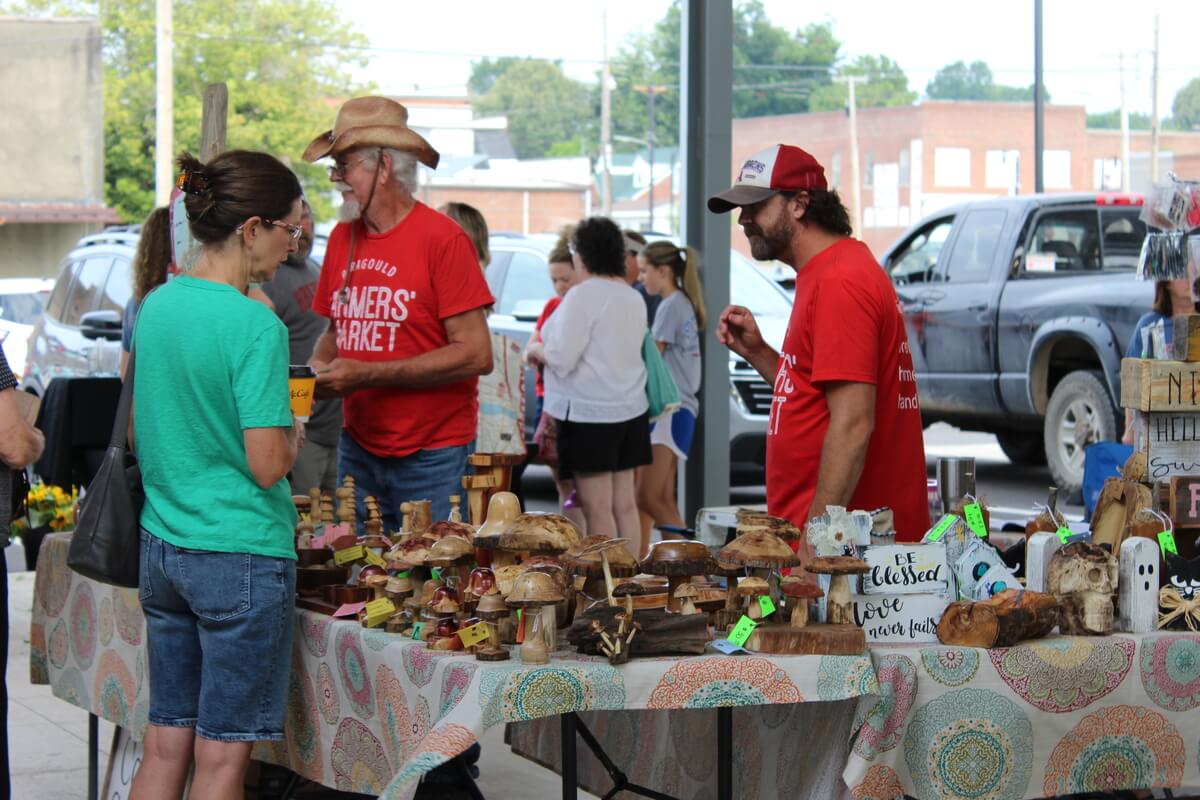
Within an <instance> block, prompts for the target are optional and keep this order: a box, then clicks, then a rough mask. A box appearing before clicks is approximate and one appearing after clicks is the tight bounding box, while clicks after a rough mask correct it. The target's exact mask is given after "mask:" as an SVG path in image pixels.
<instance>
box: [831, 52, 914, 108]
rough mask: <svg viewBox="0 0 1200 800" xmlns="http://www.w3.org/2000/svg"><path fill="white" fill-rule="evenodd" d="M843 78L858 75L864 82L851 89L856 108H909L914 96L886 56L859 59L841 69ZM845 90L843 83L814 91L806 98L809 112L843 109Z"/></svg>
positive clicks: (894, 65) (900, 72) (902, 76)
mask: <svg viewBox="0 0 1200 800" xmlns="http://www.w3.org/2000/svg"><path fill="white" fill-rule="evenodd" d="M841 74H843V75H862V76H863V77H864V78H865V79H866V80H864V81H863V82H862V83H859V84H858V85H857V86H855V87H854V102H855V104H856V105H857V106H858V107H859V108H880V107H890V106H910V105H912V104H913V103H915V102H916V101H917V93H916V92H914V91H912V90H911V89H909V88H908V76H907V75H905V74H904V70H902V69H900V65H899V64H897V63H896V62H895V61H892V60H891V59H890V58H888V57H887V56H859V57H858V58H856V59H854V60H853V61H851V62H850V63H849V64H847V65H846V66H845V67H843V68H842V70H841ZM847 100H848V89H847V87H846V84H845V83H841V82H839V83H831V84H829V85H827V86H821V87H819V88H817V89H816V90H815V91H814V92H813V93H812V96H811V97H810V98H809V107H810V109H811V110H813V111H834V110H837V109H840V108H845V107H846V103H847Z"/></svg>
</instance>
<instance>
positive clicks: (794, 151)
mask: <svg viewBox="0 0 1200 800" xmlns="http://www.w3.org/2000/svg"><path fill="white" fill-rule="evenodd" d="M828 187H829V184H828V183H827V182H826V181H825V168H824V167H822V166H821V165H820V164H819V163H817V160H816V159H815V158H813V157H812V155H810V154H809V153H806V152H805V151H803V150H801V149H800V148H799V147H793V146H792V145H790V144H777V145H773V146H772V147H768V148H767V149H766V150H760V151H758V152H757V153H755V154H754V155H752V156H750V157H749V158H747V159H746V160H745V161H743V162H742V168H741V169H740V170H739V171H738V176H737V180H735V181H734V182H733V186H731V187H729V188H728V189H726V190H725V191H723V192H721V193H720V194H714V195H713V196H712V197H710V198H708V210H709V211H711V212H713V213H714V214H724V213H725V212H727V211H730V210H732V209H734V208H737V207H738V206H749V205H753V204H754V203H757V202H759V201H760V200H766V199H767V198H768V197H770V196H771V195H773V194H776V193H778V192H798V191H801V190H803V189H826V188H828Z"/></svg>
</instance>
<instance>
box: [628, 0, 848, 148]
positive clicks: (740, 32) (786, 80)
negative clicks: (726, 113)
mask: <svg viewBox="0 0 1200 800" xmlns="http://www.w3.org/2000/svg"><path fill="white" fill-rule="evenodd" d="M733 13H734V20H733V115H734V117H735V118H744V117H755V116H764V115H770V114H794V113H802V112H805V111H808V110H809V109H810V105H809V97H810V94H811V93H812V92H813V91H815V90H818V89H820V88H821V87H823V86H828V85H829V84H830V83H831V76H832V70H833V65H834V63H835V62H836V61H837V58H838V50H839V48H840V46H841V45H840V43H839V42H838V41H837V39H836V38H835V37H834V35H833V28H832V25H831V24H829V23H821V24H811V25H808V26H807V27H805V28H802V29H799V30H797V31H794V32H792V31H788V30H787V29H785V28H781V27H779V26H776V25H773V24H772V23H771V21H770V20H769V19H768V17H767V14H766V11H765V10H764V8H763V4H762V3H761V2H760V0H739V1H738V2H736V3H735V4H734V12H733ZM682 20H683V17H682V10H681V6H680V3H679V2H678V0H676V2H674V3H672V4H671V6H670V7H669V8H668V9H667V13H666V16H664V17H663V18H662V19H661V20H659V21H658V22H657V23H656V24H655V26H654V29H653V30H652V31H650V32H649V33H646V34H638V35H634V36H631V37H630V38H629V39H628V40H627V41H626V43H625V45H624V46H623V47H622V48H621V50H620V52H619V53H618V54H617V55H616V57H615V58H614V59H613V62H612V74H613V79H614V81H615V82H616V89H615V90H614V92H613V96H612V109H613V131H614V132H615V133H620V134H624V135H627V136H636V137H641V138H644V137H645V135H646V131H647V130H648V129H649V124H650V121H649V113H648V111H649V109H648V101H647V98H648V94H647V93H646V91H644V90H642V91H637V90H636V89H635V87H646V86H665V87H669V89H670V90H669V91H667V92H664V93H662V94H659V95H658V96H657V102H656V103H655V115H654V116H655V138H656V141H657V142H658V143H659V144H662V145H673V144H676V143H677V142H678V141H679V99H680V98H679V92H678V89H679V68H680V63H681V60H682V55H681V42H682V39H681V37H682V34H683V22H682ZM634 146H635V147H636V145H634Z"/></svg>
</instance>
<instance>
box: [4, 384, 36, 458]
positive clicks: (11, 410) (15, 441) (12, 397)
mask: <svg viewBox="0 0 1200 800" xmlns="http://www.w3.org/2000/svg"><path fill="white" fill-rule="evenodd" d="M45 447H46V439H45V437H44V436H42V432H41V431H39V430H38V429H37V428H35V427H33V426H32V425H30V424H29V423H28V422H26V421H25V419H24V417H22V416H21V410H20V409H19V408H18V407H17V390H16V389H5V390H4V391H0V461H3V462H4V463H5V465H6V466H8V467H10V468H12V469H21V468H22V467H26V466H28V465H30V464H32V463H33V462H34V461H37V460H38V458H39V457H40V456H41V455H42V450H43V449H45Z"/></svg>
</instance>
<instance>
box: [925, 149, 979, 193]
mask: <svg viewBox="0 0 1200 800" xmlns="http://www.w3.org/2000/svg"><path fill="white" fill-rule="evenodd" d="M933 184H934V185H935V186H940V187H944V188H951V189H952V188H964V189H965V188H968V187H969V186H970V185H971V150H970V148H967V147H938V148H935V149H934V151H933Z"/></svg>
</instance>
